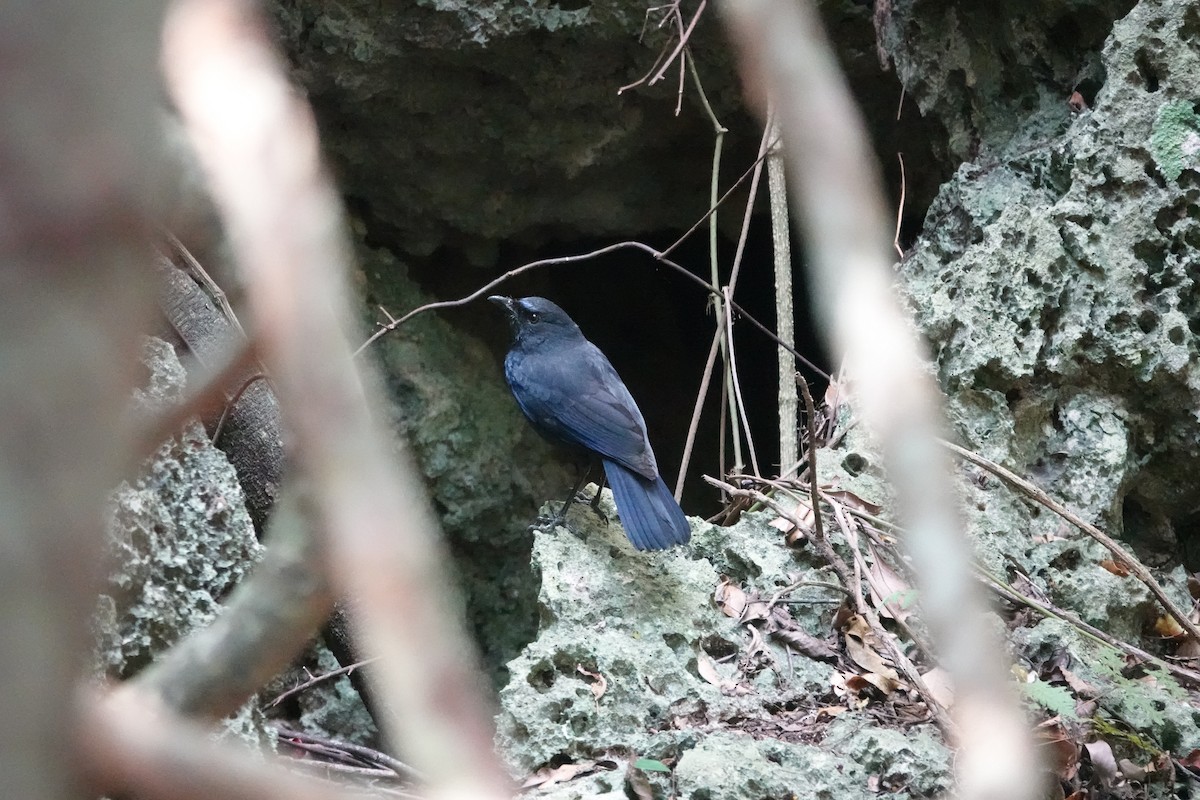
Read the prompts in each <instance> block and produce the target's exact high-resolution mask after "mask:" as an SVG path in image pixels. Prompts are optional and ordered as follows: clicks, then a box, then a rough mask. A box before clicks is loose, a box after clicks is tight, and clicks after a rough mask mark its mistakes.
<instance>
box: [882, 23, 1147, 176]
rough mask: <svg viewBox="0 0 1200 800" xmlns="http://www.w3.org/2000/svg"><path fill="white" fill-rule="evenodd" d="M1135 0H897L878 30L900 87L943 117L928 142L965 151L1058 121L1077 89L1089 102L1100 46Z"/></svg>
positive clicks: (957, 153) (969, 154)
mask: <svg viewBox="0 0 1200 800" xmlns="http://www.w3.org/2000/svg"><path fill="white" fill-rule="evenodd" d="M1133 5H1134V0H1052V2H1041V3H1021V4H1017V5H998V4H995V3H958V2H954V0H894V2H891V3H889V4H888V5H887V7H886V8H887V11H886V13H884V15H883V16H882V18H880V22H881V26H880V29H881V32H882V37H881V38H882V41H883V44H884V47H885V48H886V50H887V51H888V52H889V54H890V55H891V57H892V59H893V61H894V63H895V67H896V73H897V75H898V76H899V78H900V82H901V84H902V85H903V87H904V93H905V96H906V97H908V98H911V99H912V100H913V101H915V103H916V105H917V107H918V108H919V109H920V110H921V113H922V114H923V115H926V116H932V117H935V118H937V119H938V120H940V121H941V123H942V124H943V125H944V126H945V130H946V134H945V139H944V140H943V141H940V142H937V143H935V144H934V149H935V150H936V151H939V152H945V153H949V154H950V155H952V156H953V157H954V158H955V159H958V160H962V159H969V158H974V157H975V155H976V154H977V153H979V151H980V149H981V148H991V147H998V146H1002V145H1004V144H1006V143H1009V142H1010V141H1011V140H1014V139H1016V140H1019V141H1020V142H1021V143H1022V146H1028V145H1029V144H1030V143H1031V141H1036V140H1037V139H1038V138H1039V136H1041V135H1044V134H1045V133H1046V132H1047V131H1053V130H1055V129H1056V128H1058V127H1060V126H1061V120H1062V119H1063V116H1064V115H1065V114H1066V113H1068V111H1067V101H1068V99H1070V96H1071V93H1072V92H1073V91H1076V90H1078V91H1079V92H1080V93H1081V95H1083V96H1084V98H1085V100H1086V101H1087V102H1091V100H1092V98H1093V97H1094V95H1095V92H1096V90H1097V89H1098V88H1099V86H1100V84H1101V83H1103V82H1104V67H1103V66H1101V64H1100V63H1099V61H1100V60H1099V58H1098V51H1099V48H1100V46H1101V45H1102V44H1103V42H1104V40H1105V37H1107V36H1108V34H1109V32H1110V30H1111V29H1112V24H1113V21H1114V20H1116V19H1119V18H1120V17H1122V16H1123V15H1124V14H1126V13H1127V12H1128V11H1129V9H1130V8H1131V7H1132V6H1133ZM1031 123H1032V124H1031ZM1031 133H1032V134H1033V136H1032V139H1031V138H1030V134H1031Z"/></svg>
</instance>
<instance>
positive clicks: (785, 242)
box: [766, 114, 800, 468]
mask: <svg viewBox="0 0 1200 800" xmlns="http://www.w3.org/2000/svg"><path fill="white" fill-rule="evenodd" d="M767 117H768V122H767V125H766V130H767V136H768V138H769V139H770V140H771V144H770V145H768V149H767V195H768V196H769V197H770V198H771V241H772V243H773V253H774V256H775V258H774V261H775V328H776V331H777V332H778V333H779V338H781V339H783V340H784V341H785V342H788V343H790V344H795V343H796V319H795V310H794V309H793V307H792V229H791V227H790V226H789V224H788V207H787V183H786V178H785V177H784V172H783V153H782V152H781V151H780V148H779V145H778V139H779V132H778V129H777V128H776V125H775V122H774V120H773V119H771V115H770V114H768V115H767ZM776 353H777V355H778V361H779V414H778V417H779V464H780V466H781V468H782V465H784V464H794V463H795V462H796V461H797V459H798V458H799V457H800V446H799V442H797V441H796V436H797V434H798V431H799V427H800V424H799V419H798V417H799V406H800V404H799V399H798V398H797V396H796V364H795V362H794V361H793V360H792V359H790V358H788V357H787V354H786V353H785V352H784V351H783V350H776Z"/></svg>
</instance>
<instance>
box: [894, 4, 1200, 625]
mask: <svg viewBox="0 0 1200 800" xmlns="http://www.w3.org/2000/svg"><path fill="white" fill-rule="evenodd" d="M1198 34H1200V13H1198V12H1197V10H1196V8H1195V6H1194V5H1192V4H1186V3H1178V2H1151V1H1150V0H1147V2H1142V3H1140V4H1138V5H1137V6H1136V8H1134V9H1133V10H1132V11H1131V12H1130V13H1129V14H1128V16H1126V17H1125V18H1124V19H1122V20H1120V21H1118V22H1117V23H1116V24H1115V25H1114V26H1113V29H1112V34H1111V36H1110V37H1109V39H1108V40H1107V42H1106V44H1105V46H1104V48H1103V50H1102V52H1101V54H1100V66H1101V67H1102V69H1103V74H1104V75H1105V76H1106V80H1105V82H1104V83H1103V84H1102V85H1100V86H1098V88H1097V91H1096V96H1095V100H1094V103H1093V105H1092V108H1090V109H1087V110H1084V111H1083V112H1082V113H1079V114H1074V115H1072V113H1071V111H1070V110H1068V109H1067V108H1066V106H1065V105H1063V106H1062V107H1060V108H1059V111H1058V113H1059V116H1060V118H1059V121H1058V123H1057V124H1058V125H1059V129H1058V132H1057V133H1053V135H1050V136H1047V134H1048V132H1051V133H1052V132H1053V127H1051V128H1048V127H1047V125H1046V122H1047V117H1046V115H1045V109H1042V108H1041V107H1040V106H1039V107H1038V108H1035V109H1031V110H1030V111H1028V112H1027V113H1026V114H1024V115H1019V114H1018V115H1016V116H1015V117H1014V120H1015V122H1016V125H1017V127H1016V129H1015V131H1014V135H1013V136H1012V138H1011V141H1010V142H1007V143H1003V142H993V143H992V144H993V146H992V147H991V148H989V149H987V150H986V151H985V153H984V154H983V155H981V157H980V158H979V159H978V160H977V161H975V162H972V163H967V164H964V165H963V166H962V167H961V168H960V169H959V170H958V172H957V174H956V175H955V177H954V178H953V179H952V180H951V181H950V182H949V183H947V184H946V186H945V187H943V190H942V192H941V194H940V195H939V197H938V199H937V200H936V201H935V203H934V204H933V206H932V207H931V208H930V211H929V214H928V217H927V219H926V226H925V232H924V234H923V236H922V239H921V241H920V242H919V244H918V245H917V247H916V248H915V250H914V251H913V253H912V254H911V255H909V256H908V257H907V258H906V259H905V260H904V261H903V263H902V264H901V265H900V266H899V267H898V276H899V279H900V284H901V286H902V287H903V288H904V291H905V292H906V294H907V296H908V298H909V302H910V305H911V307H912V309H913V310H914V313H915V316H916V319H917V321H918V324H919V326H920V327H921V329H922V331H923V332H924V333H925V335H926V336H927V337H928V339H929V340H930V342H931V344H932V346H933V348H934V351H935V354H936V358H937V368H938V372H939V378H940V380H941V383H942V385H943V387H944V388H945V390H946V392H947V395H948V407H949V411H950V413H951V416H952V420H953V421H954V423H955V426H956V428H957V429H958V431H959V434H960V435H962V436H963V437H964V438H965V439H966V440H967V442H968V444H969V445H970V446H971V447H973V448H975V449H978V450H981V451H982V452H984V453H986V454H988V455H990V456H991V457H993V458H995V459H997V460H1000V461H1001V462H1003V463H1005V464H1007V465H1008V466H1009V467H1011V468H1014V469H1015V470H1016V471H1017V472H1018V473H1020V474H1022V475H1025V476H1027V477H1030V478H1032V479H1033V480H1034V481H1035V482H1036V483H1038V484H1039V485H1041V486H1042V487H1044V488H1046V489H1047V490H1049V491H1050V492H1051V494H1053V495H1054V496H1055V497H1056V498H1058V499H1060V500H1062V501H1065V502H1066V503H1067V504H1068V505H1070V506H1072V507H1074V508H1075V509H1077V510H1079V511H1080V512H1081V513H1082V514H1083V516H1084V517H1085V518H1088V519H1090V520H1094V521H1096V522H1098V523H1099V524H1101V525H1102V526H1104V527H1107V528H1108V529H1109V530H1111V531H1114V532H1123V535H1124V537H1125V538H1126V539H1127V540H1128V542H1129V543H1130V544H1131V545H1132V546H1133V547H1134V548H1135V550H1137V551H1138V552H1139V553H1141V554H1143V555H1145V556H1146V557H1147V558H1149V559H1150V560H1151V561H1152V562H1156V561H1157V562H1158V563H1161V562H1163V561H1164V560H1166V561H1170V559H1172V558H1178V556H1179V552H1178V547H1179V543H1180V539H1181V534H1182V533H1183V532H1184V531H1185V530H1186V529H1187V528H1188V527H1189V523H1188V520H1189V519H1190V518H1191V515H1192V514H1193V513H1194V509H1195V506H1196V500H1195V489H1194V487H1195V486H1196V485H1197V484H1198V483H1200V425H1198V424H1197V423H1198V417H1197V413H1196V409H1197V408H1200V357H1198V356H1200V349H1198V347H1197V336H1196V335H1197V332H1200V272H1197V269H1196V266H1195V263H1196V262H1195V257H1194V253H1195V248H1196V245H1197V244H1200V215H1197V214H1195V213H1194V209H1195V208H1197V207H1200V182H1198V181H1196V180H1194V179H1193V178H1191V177H1189V176H1193V175H1195V173H1194V172H1193V171H1191V170H1187V169H1185V170H1183V172H1182V173H1180V175H1179V177H1178V180H1167V179H1166V177H1165V175H1164V172H1163V170H1162V169H1161V168H1160V159H1159V158H1158V157H1157V155H1156V154H1155V153H1153V152H1151V148H1150V144H1149V143H1150V142H1151V140H1152V138H1153V134H1154V132H1155V130H1156V128H1160V127H1161V124H1162V115H1161V113H1160V112H1161V109H1162V108H1163V106H1164V101H1166V102H1172V101H1171V100H1167V98H1181V97H1187V96H1189V95H1190V93H1191V92H1192V90H1193V87H1194V86H1196V85H1197V84H1198V83H1200V52H1198V50H1197V48H1196V47H1195V44H1194V43H1195V41H1196V37H1197V35H1198ZM1178 116H1179V118H1180V119H1182V110H1181V109H1180V114H1179V115H1178ZM1178 121H1179V120H1177V122H1178ZM1174 136H1175V138H1176V139H1177V140H1178V141H1179V142H1182V141H1184V140H1186V136H1182V134H1180V133H1179V131H1178V129H1176V134H1174ZM1181 137H1182V138H1181ZM1180 146H1182V145H1180ZM972 493H973V504H974V505H975V506H976V508H977V509H978V510H979V512H980V513H978V514H975V515H973V517H972V525H973V531H974V533H975V534H976V536H977V537H979V539H980V541H981V542H983V541H985V540H986V543H985V547H992V548H999V549H1000V550H1002V551H1003V552H1005V553H1007V554H1008V555H1009V556H1011V557H1015V558H1017V559H1018V560H1020V561H1021V562H1022V563H1029V564H1030V565H1031V566H1032V567H1033V568H1034V570H1035V575H1041V576H1042V577H1044V578H1045V579H1047V580H1051V574H1050V573H1049V572H1045V570H1049V569H1052V568H1058V567H1068V568H1072V569H1074V568H1076V567H1078V568H1079V569H1089V570H1090V569H1096V568H1095V566H1094V559H1096V558H1097V556H1098V555H1099V553H1098V552H1097V549H1096V548H1095V547H1094V546H1093V545H1091V544H1089V543H1086V542H1085V543H1079V544H1077V545H1068V544H1066V543H1064V542H1060V541H1057V540H1061V539H1067V540H1072V539H1077V538H1078V537H1079V536H1080V534H1077V533H1074V532H1073V531H1071V530H1070V529H1069V528H1064V523H1062V522H1061V521H1060V520H1058V519H1057V518H1056V517H1054V516H1053V515H1049V514H1045V513H1037V512H1035V511H1033V510H1031V509H1030V508H1029V507H1027V506H1026V505H1025V504H1024V503H1023V502H1021V501H1019V500H1015V499H1014V498H1013V497H1012V496H1011V495H1010V494H1009V493H1008V490H1007V489H1004V488H1002V487H1001V486H999V485H998V484H995V483H992V484H991V485H990V488H989V489H987V490H983V491H980V490H978V489H973V490H972ZM1055 549H1059V550H1061V551H1062V552H1060V553H1059V554H1058V556H1059V558H1058V560H1057V561H1055V560H1053V551H1054V550H1055ZM1068 550H1070V551H1072V552H1067V551H1068ZM1048 554H1050V558H1049V559H1048V558H1047V555H1048ZM1099 557H1103V556H1102V555H1099ZM1102 580H1107V579H1102ZM1053 582H1054V585H1055V586H1058V587H1061V589H1062V591H1061V593H1059V592H1057V591H1056V596H1057V597H1058V598H1059V599H1060V600H1061V601H1062V602H1063V603H1064V604H1067V605H1069V606H1070V607H1071V608H1073V609H1074V610H1076V611H1077V612H1079V613H1083V614H1084V615H1085V616H1088V615H1090V614H1093V613H1096V605H1097V604H1096V603H1095V602H1094V597H1095V596H1094V595H1092V594H1085V595H1075V590H1076V589H1082V587H1083V586H1084V585H1085V583H1086V585H1090V586H1091V587H1092V588H1093V589H1096V590H1099V591H1103V590H1104V589H1103V587H1101V586H1096V585H1095V581H1092V580H1090V579H1089V580H1088V581H1086V582H1081V581H1080V580H1078V576H1076V577H1073V578H1070V579H1067V578H1064V577H1062V576H1059V577H1057V578H1054V579H1053ZM1167 582H1168V584H1169V585H1170V589H1169V591H1171V592H1173V593H1174V594H1175V595H1176V596H1177V597H1179V598H1180V599H1181V600H1182V599H1186V597H1187V595H1186V591H1185V589H1184V587H1183V585H1182V570H1179V569H1176V570H1175V572H1173V573H1172V574H1171V575H1170V576H1169V577H1168V580H1167ZM1069 584H1076V586H1075V589H1071V588H1070V587H1069ZM1130 591H1131V592H1132V593H1133V594H1138V595H1141V594H1142V592H1141V590H1130ZM1120 593H1123V591H1122V592H1120ZM1125 599H1126V600H1129V601H1131V602H1132V603H1133V607H1134V608H1136V609H1138V611H1137V614H1144V613H1145V611H1146V609H1147V605H1146V601H1145V599H1139V600H1136V601H1134V599H1133V598H1131V597H1126V598H1125ZM1107 605H1109V606H1110V607H1109V608H1107V609H1105V610H1104V611H1102V612H1101V616H1103V614H1107V613H1118V609H1117V607H1116V606H1117V605H1118V604H1116V603H1113V604H1107ZM1135 617H1136V615H1135V614H1130V613H1125V614H1122V615H1120V617H1119V619H1118V620H1112V619H1111V618H1110V619H1109V620H1108V621H1111V622H1115V623H1116V627H1117V629H1119V630H1120V631H1122V632H1123V633H1127V634H1130V635H1135V636H1136V635H1137V633H1136V632H1137V631H1138V630H1139V628H1140V625H1141V624H1144V620H1143V621H1139V620H1137V619H1135ZM1089 618H1092V617H1089ZM1096 621H1097V623H1098V624H1101V620H1100V619H1097V620H1096ZM1101 626H1102V627H1105V625H1104V624H1101Z"/></svg>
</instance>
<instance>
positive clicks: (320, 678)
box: [264, 658, 379, 708]
mask: <svg viewBox="0 0 1200 800" xmlns="http://www.w3.org/2000/svg"><path fill="white" fill-rule="evenodd" d="M378 660H379V659H377V658H364V659H363V660H362V661H355V662H354V663H353V664H347V665H346V666H344V667H341V668H339V669H334V670H330V671H329V672H323V673H321V674H320V675H316V676H314V677H312V678H309V679H308V680H306V681H304V682H303V683H299V684H297V685H295V686H293V687H292V688H290V689H288V690H287V691H285V692H280V693H279V694H278V695H277V696H276V697H275V699H274V700H272V701H271V702H269V703H267V704H266V706H264V708H274V707H275V706H277V705H279V704H280V703H282V702H283V701H284V700H287V699H288V698H290V697H295V696H296V695H298V694H300V693H301V692H303V691H307V690H308V689H311V688H312V687H314V686H317V685H319V684H322V683H325V682H327V681H331V680H333V679H334V678H340V677H342V676H343V675H349V674H350V673H351V672H354V670H356V669H358V668H359V667H365V666H366V665H367V664H373V663H375V662H376V661H378Z"/></svg>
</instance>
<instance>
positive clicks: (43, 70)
mask: <svg viewBox="0 0 1200 800" xmlns="http://www.w3.org/2000/svg"><path fill="white" fill-rule="evenodd" d="M160 12H161V9H160V4H159V3H157V2H147V0H137V1H134V2H105V1H104V0H97V2H92V3H84V4H80V3H74V2H62V0H46V2H41V3H16V4H13V3H10V4H7V5H6V7H5V12H4V14H3V24H0V52H2V53H3V54H4V57H3V62H2V64H0V117H2V118H3V119H4V123H3V124H2V125H0V365H2V367H3V380H2V381H0V673H2V674H3V675H4V683H5V685H4V687H3V689H0V719H3V720H4V724H3V726H0V782H2V784H3V793H4V795H5V796H6V797H20V798H23V800H55V799H57V798H68V797H78V796H79V794H78V790H77V787H76V775H75V772H74V769H73V766H74V764H75V763H76V762H75V760H74V759H73V757H72V756H73V752H72V749H71V739H72V737H71V728H72V719H71V712H72V709H73V698H74V691H73V685H74V682H75V680H76V679H77V678H78V676H79V674H81V672H82V671H83V669H84V668H85V664H86V659H87V656H88V654H89V653H90V650H91V643H92V640H91V636H90V632H89V630H88V626H87V622H88V619H89V616H90V612H91V610H92V607H93V603H94V600H95V594H94V592H95V590H96V587H97V577H98V574H97V573H98V571H99V570H98V566H99V565H100V564H101V563H102V559H101V553H102V549H103V544H104V541H105V539H104V519H105V508H106V504H107V498H108V493H109V492H110V491H111V490H112V488H113V486H114V485H115V484H116V483H117V481H118V480H119V478H118V476H120V475H121V474H123V472H124V470H125V468H126V467H127V466H128V464H129V463H131V461H132V445H131V441H132V436H131V435H130V434H131V433H132V431H131V430H129V425H128V420H127V419H124V418H123V417H124V412H125V410H126V407H127V404H128V403H129V398H130V393H131V391H132V389H133V387H134V384H135V380H136V379H137V376H138V374H139V372H138V371H139V369H140V365H139V355H140V353H141V345H140V342H139V337H140V335H141V332H142V331H143V330H145V329H146V327H147V326H148V324H149V320H150V319H151V314H152V311H153V307H154V306H153V295H152V293H151V290H152V288H153V284H152V282H151V281H149V280H147V279H146V272H147V270H148V267H149V264H150V253H149V248H148V247H146V246H145V244H144V243H145V240H146V239H145V235H146V230H147V228H148V226H147V224H146V223H145V215H146V211H147V205H148V203H147V201H148V199H149V198H148V197H147V196H146V195H147V194H148V191H147V189H148V187H149V185H150V184H149V180H148V178H149V173H150V169H149V168H150V167H151V166H152V165H153V161H154V159H153V158H152V157H151V156H150V154H152V153H153V152H154V147H153V142H154V136H155V128H154V125H153V123H154V116H153V110H154V103H155V99H156V87H155V69H154V63H155V54H156V43H157V31H158V29H159V24H160Z"/></svg>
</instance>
